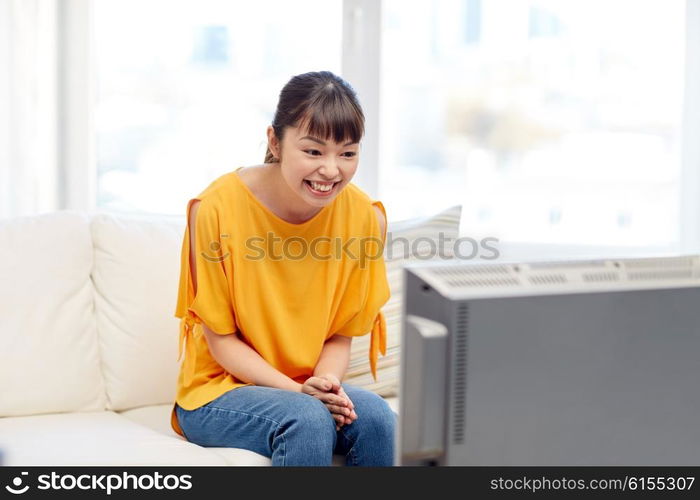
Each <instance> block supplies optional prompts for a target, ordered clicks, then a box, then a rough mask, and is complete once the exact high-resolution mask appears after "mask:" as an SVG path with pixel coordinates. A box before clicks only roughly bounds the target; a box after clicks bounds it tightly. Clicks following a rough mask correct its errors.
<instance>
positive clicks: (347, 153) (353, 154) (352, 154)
mask: <svg viewBox="0 0 700 500" xmlns="http://www.w3.org/2000/svg"><path fill="white" fill-rule="evenodd" d="M356 154H357V153H355V152H354V151H347V152H346V153H343V155H344V156H345V157H346V158H352V157H353V156H355V155H356Z"/></svg>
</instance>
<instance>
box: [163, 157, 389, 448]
mask: <svg viewBox="0 0 700 500" xmlns="http://www.w3.org/2000/svg"><path fill="white" fill-rule="evenodd" d="M240 168H243V167H240ZM240 168H238V169H236V170H235V171H233V172H229V173H227V174H224V175H222V176H220V177H219V178H217V179H215V180H214V181H213V182H212V183H211V184H210V185H209V186H208V187H207V188H206V189H205V190H204V191H203V192H202V193H201V194H200V195H199V196H197V197H196V198H193V199H191V200H190V201H189V202H188V204H187V216H188V217H187V219H188V220H189V213H190V208H191V206H192V203H193V201H194V200H200V204H199V209H198V211H197V216H196V221H195V239H196V241H195V242H194V244H195V249H196V256H195V265H196V269H197V294H196V296H195V294H194V289H193V286H192V282H191V274H190V255H189V254H190V236H189V226H187V227H186V229H185V235H184V239H183V242H182V253H181V267H180V282H179V291H178V299H177V307H176V311H175V316H176V317H178V318H181V321H180V340H179V349H178V353H179V356H178V360H179V359H180V357H181V356H182V347H183V344H185V351H184V352H185V357H184V360H183V362H182V365H181V366H180V373H179V376H178V380H177V396H176V400H175V402H176V403H177V404H178V405H180V406H181V407H182V408H184V409H186V410H193V409H196V408H199V407H200V406H202V405H204V404H206V403H208V402H210V401H212V400H214V399H216V398H217V397H219V396H220V395H222V394H224V393H225V392H227V391H229V390H231V389H235V388H237V387H242V386H245V385H251V384H250V383H245V382H243V381H241V380H238V379H236V377H234V376H233V375H232V374H230V373H227V372H226V371H225V370H224V368H223V367H221V365H219V364H218V363H217V362H216V360H214V358H213V357H212V356H211V354H210V353H209V349H208V346H207V343H206V339H205V338H204V333H203V331H202V329H201V323H202V322H203V323H205V324H206V325H207V326H208V327H209V328H210V329H211V330H212V331H213V332H215V333H218V334H222V335H225V334H230V333H234V332H238V334H239V335H240V338H241V339H242V340H243V341H244V342H246V343H247V344H248V345H249V346H251V347H252V348H253V349H255V351H257V352H258V353H259V354H260V355H261V356H262V357H263V359H265V360H266V361H267V362H268V363H270V365H272V366H273V367H275V368H276V369H278V370H279V371H281V372H282V373H284V374H286V375H287V376H289V377H290V378H292V379H293V380H295V381H297V382H299V383H304V381H305V380H306V379H307V378H309V377H310V376H311V375H313V370H314V368H315V366H316V364H317V362H318V359H319V356H320V354H321V350H322V349H323V345H324V342H325V341H326V340H327V339H329V338H330V337H331V336H333V335H335V334H339V335H345V336H359V335H365V334H367V333H369V332H371V335H372V337H371V340H370V352H369V362H370V367H371V370H372V375H373V376H374V378H375V380H376V376H377V375H376V365H377V358H378V356H379V353H381V354H382V355H385V354H386V322H385V319H384V315H383V313H382V312H381V307H382V306H383V305H384V304H385V303H386V301H387V300H388V299H389V294H390V292H389V284H388V282H387V276H386V269H385V265H384V257H383V250H384V244H385V241H386V229H385V230H384V232H383V233H382V232H381V227H380V225H379V222H378V220H377V216H376V213H375V210H374V209H373V208H372V207H373V206H377V207H379V208H380V209H381V211H382V212H383V213H384V216H385V217H386V211H385V209H384V205H383V204H382V203H381V202H380V201H378V200H372V199H370V198H369V196H368V195H367V194H365V193H364V192H363V191H362V190H361V189H360V188H359V187H357V186H355V185H354V184H352V183H348V184H347V185H346V186H345V187H344V188H343V189H342V190H341V191H340V192H339V193H338V194H337V195H336V197H335V199H333V201H331V203H329V204H328V205H326V206H325V207H323V208H322V209H321V211H319V212H318V213H317V214H316V215H315V216H314V217H312V218H311V219H309V220H308V221H306V222H303V223H301V224H293V223H290V222H287V221H285V220H283V219H281V218H280V217H278V216H277V215H275V214H274V213H273V212H272V211H271V210H269V209H268V208H267V207H266V206H265V205H263V204H262V202H261V201H260V200H258V199H257V198H256V197H255V195H254V194H253V193H252V191H250V189H249V188H248V186H247V185H246V184H245V183H244V182H243V180H242V179H241V178H240V177H239V175H238V173H237V170H240ZM171 425H172V428H173V430H175V432H177V433H178V434H180V435H182V436H184V434H183V432H182V430H181V429H180V426H179V425H178V422H177V416H176V414H175V405H173V409H172V414H171Z"/></svg>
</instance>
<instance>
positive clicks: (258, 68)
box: [93, 0, 342, 215]
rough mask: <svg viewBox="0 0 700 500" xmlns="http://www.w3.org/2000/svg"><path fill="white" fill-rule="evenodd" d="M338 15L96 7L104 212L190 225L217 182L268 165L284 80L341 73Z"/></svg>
mask: <svg viewBox="0 0 700 500" xmlns="http://www.w3.org/2000/svg"><path fill="white" fill-rule="evenodd" d="M341 8H342V2H341V0H306V1H305V2H304V5H303V8H301V7H300V6H299V5H298V4H297V3H295V2H288V1H284V0H259V1H255V2H245V3H244V2H229V1H204V2H202V1H198V2H181V1H172V0H167V1H166V0H149V1H148V2H142V1H134V0H129V1H124V0H102V1H100V2H95V3H94V30H93V32H94V37H95V39H94V41H95V61H96V79H97V93H98V96H97V109H96V116H95V122H96V129H97V131H96V134H97V155H96V156H97V169H98V174H97V196H98V206H99V207H100V208H102V209H110V210H119V211H135V212H153V213H166V214H178V215H181V214H183V213H184V212H183V210H184V207H185V205H186V201H187V199H189V198H191V197H192V196H196V195H197V194H198V193H199V192H200V191H201V190H203V189H205V188H206V186H207V185H208V183H209V182H211V181H212V180H214V179H215V178H216V177H218V176H219V175H221V174H224V173H226V172H228V171H231V170H234V168H235V167H237V166H240V165H250V164H258V163H262V162H263V159H264V156H265V150H266V144H267V138H266V136H265V130H266V128H267V126H268V125H269V124H270V123H271V122H272V118H273V114H274V106H275V105H276V101H277V96H278V95H279V91H280V89H281V88H282V86H283V85H284V84H285V83H286V82H287V80H289V78H290V77H291V76H292V75H294V74H297V73H303V72H306V71H312V70H317V69H327V70H330V71H333V72H336V73H340V63H341V61H340V56H341V36H342V14H341ZM158 20H162V22H158Z"/></svg>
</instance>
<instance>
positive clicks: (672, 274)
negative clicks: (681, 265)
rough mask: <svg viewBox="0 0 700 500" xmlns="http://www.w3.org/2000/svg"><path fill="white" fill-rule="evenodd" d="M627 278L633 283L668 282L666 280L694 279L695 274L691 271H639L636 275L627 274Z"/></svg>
mask: <svg viewBox="0 0 700 500" xmlns="http://www.w3.org/2000/svg"><path fill="white" fill-rule="evenodd" d="M627 277H628V278H629V279H630V280H633V281H646V280H666V279H692V278H693V272H692V271H691V270H690V269H677V270H673V269H670V270H668V271H666V270H656V271H638V272H634V273H627Z"/></svg>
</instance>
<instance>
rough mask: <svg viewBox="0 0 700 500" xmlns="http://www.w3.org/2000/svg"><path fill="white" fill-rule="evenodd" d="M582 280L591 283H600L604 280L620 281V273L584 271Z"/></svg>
mask: <svg viewBox="0 0 700 500" xmlns="http://www.w3.org/2000/svg"><path fill="white" fill-rule="evenodd" d="M583 281H587V282H592V283H601V282H604V281H620V275H619V274H617V273H585V274H584V275H583Z"/></svg>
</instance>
